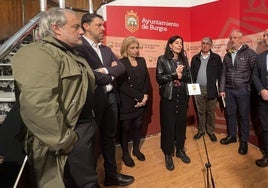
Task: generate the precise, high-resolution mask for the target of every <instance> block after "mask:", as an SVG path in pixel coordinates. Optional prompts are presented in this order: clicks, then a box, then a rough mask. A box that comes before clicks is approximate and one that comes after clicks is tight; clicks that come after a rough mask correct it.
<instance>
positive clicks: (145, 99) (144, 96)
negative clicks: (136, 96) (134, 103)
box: [142, 94, 149, 105]
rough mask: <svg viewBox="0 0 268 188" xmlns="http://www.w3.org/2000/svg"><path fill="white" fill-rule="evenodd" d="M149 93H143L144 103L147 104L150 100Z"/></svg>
mask: <svg viewBox="0 0 268 188" xmlns="http://www.w3.org/2000/svg"><path fill="white" fill-rule="evenodd" d="M148 97H149V96H148V95H147V94H144V95H143V99H142V103H144V105H145V104H146V102H147V101H148Z"/></svg>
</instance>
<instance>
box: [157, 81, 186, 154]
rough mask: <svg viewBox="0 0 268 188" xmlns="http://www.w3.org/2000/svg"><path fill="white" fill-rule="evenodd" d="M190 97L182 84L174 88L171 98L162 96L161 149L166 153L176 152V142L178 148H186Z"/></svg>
mask: <svg viewBox="0 0 268 188" xmlns="http://www.w3.org/2000/svg"><path fill="white" fill-rule="evenodd" d="M188 99H189V96H187V92H186V89H185V88H184V87H182V86H181V87H174V88H173V93H172V99H171V100H168V99H165V98H163V97H161V100H160V125H161V149H162V151H163V153H164V154H171V155H173V154H174V143H175V147H176V150H181V149H183V148H184V144H185V139H186V125H187V107H188Z"/></svg>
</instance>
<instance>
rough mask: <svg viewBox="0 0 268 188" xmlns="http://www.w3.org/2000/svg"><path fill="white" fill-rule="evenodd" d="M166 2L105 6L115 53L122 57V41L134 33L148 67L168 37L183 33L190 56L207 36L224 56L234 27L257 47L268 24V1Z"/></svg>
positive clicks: (108, 34)
mask: <svg viewBox="0 0 268 188" xmlns="http://www.w3.org/2000/svg"><path fill="white" fill-rule="evenodd" d="M115 2H116V1H115ZM163 2H164V4H163V5H162V6H161V4H157V3H159V1H156V4H155V6H142V4H141V5H136V6H127V5H125V6H118V5H113V4H111V5H109V4H108V5H107V6H106V9H105V17H106V36H107V37H106V44H107V45H108V46H109V47H111V48H112V50H113V51H114V52H115V54H116V55H118V56H120V53H119V51H120V46H121V42H122V40H123V39H124V38H125V37H127V36H130V35H133V36H135V37H137V38H138V39H139V41H140V43H141V56H143V57H145V58H146V60H147V63H148V67H155V66H156V60H157V57H158V56H159V55H161V54H163V53H164V48H165V45H166V41H167V39H168V38H169V37H171V36H173V35H180V36H182V37H183V39H184V42H185V50H186V52H187V54H188V56H189V58H191V57H192V55H194V54H196V53H198V52H199V50H200V40H201V38H202V37H205V36H209V37H211V38H212V39H213V42H214V46H213V51H214V52H216V53H218V54H219V55H221V56H222V57H223V55H224V54H225V50H226V45H227V41H228V35H229V33H230V32H231V30H233V29H240V30H241V31H242V32H243V33H244V35H245V37H244V42H245V43H247V44H248V45H249V46H250V47H251V48H253V49H256V47H257V46H258V42H259V41H260V40H261V38H262V32H263V30H264V29H265V28H267V27H268V24H267V20H268V1H265V0H253V1H252V0H219V1H212V2H211V1H208V3H205V2H204V1H203V2H202V3H200V4H199V5H196V4H195V5H193V6H190V5H187V7H185V6H182V7H167V5H165V4H166V1H163ZM185 2H186V1H185ZM187 2H188V0H187ZM170 5H171V6H172V4H171V3H170Z"/></svg>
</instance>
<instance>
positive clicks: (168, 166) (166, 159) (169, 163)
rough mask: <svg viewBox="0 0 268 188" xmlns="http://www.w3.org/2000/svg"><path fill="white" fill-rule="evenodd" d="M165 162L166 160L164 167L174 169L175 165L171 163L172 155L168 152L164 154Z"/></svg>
mask: <svg viewBox="0 0 268 188" xmlns="http://www.w3.org/2000/svg"><path fill="white" fill-rule="evenodd" d="M165 162H166V168H167V169H168V170H170V171H171V170H174V169H175V166H174V164H173V159H172V155H170V154H165Z"/></svg>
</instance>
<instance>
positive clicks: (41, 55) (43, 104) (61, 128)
mask: <svg viewBox="0 0 268 188" xmlns="http://www.w3.org/2000/svg"><path fill="white" fill-rule="evenodd" d="M12 68H13V75H14V78H15V81H16V84H17V86H18V92H17V93H16V95H17V96H18V97H19V103H20V113H21V117H22V120H23V122H24V124H25V125H26V127H27V129H28V132H27V136H26V140H25V141H26V142H25V150H26V152H27V155H28V157H29V162H30V163H31V166H32V167H34V170H35V174H36V176H37V177H36V178H37V180H38V182H39V185H38V186H39V187H42V188H44V187H49V188H51V187H57V188H59V187H64V184H63V182H62V177H63V169H64V165H65V161H66V159H67V156H66V155H64V154H63V152H64V150H65V149H66V148H68V147H69V146H71V145H73V144H74V143H75V142H76V141H77V139H78V138H77V135H76V133H75V132H74V130H73V129H74V127H75V125H76V122H77V120H78V117H79V115H80V112H81V110H82V108H83V105H84V104H85V100H86V96H87V90H88V86H89V87H91V90H92V91H94V88H95V80H94V75H93V72H92V70H91V69H90V67H89V66H88V63H87V62H86V60H85V59H83V58H82V57H79V56H76V55H74V54H73V53H71V52H70V51H69V50H68V49H66V48H65V47H64V46H62V45H61V44H60V43H59V42H58V41H57V40H55V39H54V38H52V37H47V38H44V39H43V40H41V41H38V42H35V43H32V44H30V45H28V46H26V47H23V48H22V49H20V50H19V51H18V52H17V53H16V54H15V55H14V57H13V59H12ZM48 169H49V170H48Z"/></svg>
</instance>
